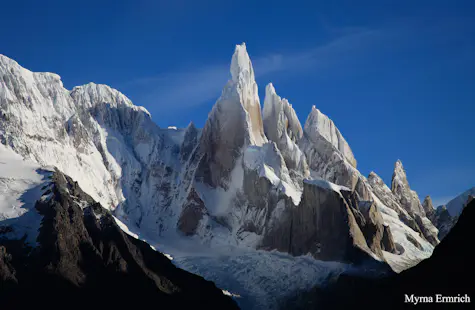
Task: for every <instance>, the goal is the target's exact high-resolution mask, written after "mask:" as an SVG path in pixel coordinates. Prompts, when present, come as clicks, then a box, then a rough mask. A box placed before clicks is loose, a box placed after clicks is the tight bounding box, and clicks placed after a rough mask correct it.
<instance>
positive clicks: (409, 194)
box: [391, 160, 439, 245]
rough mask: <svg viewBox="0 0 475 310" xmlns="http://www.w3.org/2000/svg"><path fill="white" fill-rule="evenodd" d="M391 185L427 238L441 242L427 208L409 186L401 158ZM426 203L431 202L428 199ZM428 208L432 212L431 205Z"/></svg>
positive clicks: (396, 165)
mask: <svg viewBox="0 0 475 310" xmlns="http://www.w3.org/2000/svg"><path fill="white" fill-rule="evenodd" d="M391 186H392V189H391V191H392V192H393V194H394V196H395V197H396V199H397V200H398V202H399V203H400V205H401V206H402V208H404V209H405V210H406V211H407V212H408V213H409V215H410V216H411V217H412V218H414V219H415V220H416V223H417V226H418V227H419V230H420V231H421V232H422V234H423V235H424V237H425V239H426V240H427V241H429V242H430V243H431V244H432V245H437V244H438V243H439V239H438V238H437V234H438V230H437V228H436V227H435V226H434V225H433V224H432V222H431V221H430V220H429V219H428V218H427V216H426V211H425V208H424V207H423V206H422V204H421V202H420V200H419V197H418V195H417V193H416V192H415V191H413V190H411V188H410V187H409V183H408V181H407V176H406V171H405V170H404V167H403V165H402V162H401V161H400V160H398V161H397V162H396V164H395V168H394V173H393V179H392V185H391ZM426 203H427V204H429V202H428V201H427V202H426ZM427 210H428V211H429V212H431V210H430V209H429V206H427ZM429 216H430V215H429Z"/></svg>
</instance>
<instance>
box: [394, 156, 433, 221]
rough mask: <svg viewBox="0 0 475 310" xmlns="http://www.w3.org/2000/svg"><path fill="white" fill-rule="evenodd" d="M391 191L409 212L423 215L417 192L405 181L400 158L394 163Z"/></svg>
mask: <svg viewBox="0 0 475 310" xmlns="http://www.w3.org/2000/svg"><path fill="white" fill-rule="evenodd" d="M391 191H392V192H393V194H394V196H396V198H397V199H398V200H399V203H400V204H401V206H402V207H403V208H404V209H405V210H406V211H407V212H409V213H410V214H418V215H421V216H425V212H424V209H423V207H422V205H421V202H420V200H419V197H418V195H417V193H416V192H415V191H413V190H411V188H410V186H409V182H408V181H407V176H406V171H405V170H404V166H403V165H402V162H401V160H398V161H397V162H396V163H395V164H394V173H393V178H392V182H391Z"/></svg>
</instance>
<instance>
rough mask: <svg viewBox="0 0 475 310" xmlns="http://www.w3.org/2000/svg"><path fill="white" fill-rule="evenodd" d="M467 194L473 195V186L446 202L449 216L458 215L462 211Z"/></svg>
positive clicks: (474, 194)
mask: <svg viewBox="0 0 475 310" xmlns="http://www.w3.org/2000/svg"><path fill="white" fill-rule="evenodd" d="M469 196H475V187H472V188H471V189H469V190H467V191H465V192H463V193H462V194H460V195H458V196H457V197H455V198H454V199H452V200H451V201H449V202H448V203H447V205H446V207H447V211H449V213H450V215H451V216H458V215H459V214H460V213H461V212H462V209H463V207H464V206H465V205H466V204H467V200H468V197H469Z"/></svg>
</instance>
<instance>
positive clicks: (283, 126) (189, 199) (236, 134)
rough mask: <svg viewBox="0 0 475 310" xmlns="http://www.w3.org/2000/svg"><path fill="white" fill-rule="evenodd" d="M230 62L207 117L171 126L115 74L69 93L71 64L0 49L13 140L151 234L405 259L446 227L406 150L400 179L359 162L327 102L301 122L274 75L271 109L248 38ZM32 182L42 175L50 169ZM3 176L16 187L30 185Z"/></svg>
mask: <svg viewBox="0 0 475 310" xmlns="http://www.w3.org/2000/svg"><path fill="white" fill-rule="evenodd" d="M230 72H231V79H230V80H229V81H228V82H227V83H226V85H225V86H224V89H223V91H222V94H221V96H220V98H219V99H218V100H217V102H216V104H215V105H214V107H213V108H212V110H211V112H210V113H209V116H208V119H207V121H206V123H205V126H204V128H203V129H199V128H196V127H195V126H194V125H193V123H190V125H189V126H188V127H187V128H175V127H169V128H166V129H163V128H160V127H159V126H158V125H156V124H155V123H154V122H153V121H152V119H151V116H150V113H149V112H148V111H147V110H146V109H145V108H143V107H139V106H135V105H134V104H133V103H132V102H131V101H130V100H129V99H128V98H127V97H126V96H124V95H123V94H121V93H120V92H119V91H117V90H115V89H112V88H110V87H109V86H106V85H98V84H94V83H89V84H87V85H83V86H78V87H75V88H73V89H72V90H71V91H69V90H67V89H65V88H64V87H63V85H62V82H61V79H60V77H59V76H58V75H56V74H53V73H34V72H31V71H29V70H27V69H25V68H23V67H21V66H20V65H19V64H18V63H16V62H15V61H13V60H11V59H9V58H7V57H5V56H2V55H0V142H1V144H0V145H3V146H2V147H3V148H4V149H8V151H9V152H12V153H15V154H17V155H15V156H20V157H22V158H24V159H26V160H29V161H31V162H34V163H36V164H38V165H39V166H46V165H47V166H50V167H56V168H57V169H59V171H61V172H62V173H64V174H65V175H68V176H70V177H71V178H72V179H73V180H75V181H76V182H77V183H78V185H79V186H80V188H81V189H82V190H84V192H86V193H87V194H89V195H90V196H91V197H92V198H93V199H94V200H96V201H98V202H100V203H101V205H102V206H103V207H104V208H106V209H108V210H110V211H112V212H113V213H114V215H115V216H116V217H118V218H119V219H121V220H122V221H123V222H124V223H126V224H127V226H128V228H129V229H130V230H132V231H134V232H137V233H138V234H139V235H140V236H141V238H143V239H146V240H147V241H148V242H150V243H151V244H155V243H157V244H164V245H165V244H167V243H168V244H174V243H179V242H178V240H187V242H188V241H190V242H193V243H194V244H196V245H197V246H198V247H204V248H208V249H210V251H212V250H213V249H217V248H219V247H229V246H231V247H233V248H237V249H246V251H247V250H254V251H255V250H267V251H269V250H277V251H280V252H285V253H289V254H291V255H293V256H300V255H307V254H309V255H311V256H313V257H314V258H317V259H319V260H326V261H339V262H346V263H361V264H362V263H366V262H368V261H372V262H376V263H379V264H381V263H382V264H384V262H387V263H388V264H389V265H390V266H391V267H392V268H393V269H394V270H396V271H400V270H403V269H406V268H408V267H410V266H412V265H414V264H415V263H417V262H418V261H420V260H421V259H424V258H426V257H428V256H430V255H431V253H432V250H433V248H434V246H435V245H436V244H437V243H438V242H439V240H438V237H437V235H438V230H437V228H436V227H435V226H434V225H433V223H432V222H431V220H430V218H431V217H432V214H431V213H430V212H428V211H427V210H429V209H428V208H426V203H424V206H423V205H422V204H421V202H420V200H419V198H418V195H417V193H416V192H415V191H413V190H412V189H411V188H410V186H409V183H408V181H407V176H406V173H405V171H404V168H403V166H402V163H401V162H400V161H397V162H396V164H395V168H394V174H393V180H392V184H391V188H389V187H388V186H387V185H386V184H384V182H383V181H382V179H381V178H380V177H379V176H377V174H376V173H374V172H372V173H371V174H370V175H369V176H368V178H366V177H364V176H363V175H362V174H361V173H360V172H359V171H358V170H357V160H356V158H355V155H354V154H353V152H352V150H351V148H350V146H349V143H348V142H347V141H346V140H345V138H344V137H343V135H342V133H341V132H340V131H339V130H338V128H337V127H336V125H335V123H334V122H333V121H332V120H331V119H330V118H329V117H328V116H326V115H325V114H323V113H322V112H321V111H320V110H319V109H317V108H316V107H315V106H313V107H311V110H310V114H309V116H308V117H307V120H306V122H305V124H304V126H303V128H302V125H301V123H300V121H299V119H298V117H297V114H296V112H295V110H294V109H293V107H292V105H291V104H290V103H289V101H288V100H287V99H284V98H282V97H280V96H279V95H277V92H276V89H275V87H274V86H273V85H272V84H269V85H267V87H266V92H265V98H264V106H263V108H261V105H260V98H259V96H258V86H257V82H256V80H255V75H254V69H253V67H252V62H251V60H250V57H249V55H248V53H247V48H246V45H245V44H242V45H237V46H236V49H235V52H234V55H233V57H232V60H231V68H230ZM223 82H224V81H223ZM0 168H1V163H0ZM0 177H1V172H0ZM29 180H30V181H28V182H29V183H28V184H30V183H31V184H30V185H31V186H41V185H42V183H41V182H43V181H42V180H43V179H42V176H41V175H38V173H37V172H36V174H35V173H32V174H31V175H30V176H29ZM0 181H1V182H2V183H0V186H2V184H3V187H0V189H1V190H2V191H3V193H4V194H3V195H4V196H3V197H7V196H9V192H10V191H12V190H13V191H14V190H15V188H16V187H18V188H22V190H23V189H24V188H26V187H25V186H27V185H25V184H20V183H21V182H23V181H21V182H20V183H18V182H17V181H15V182H17V183H15V182H13V183H12V181H11V180H6V179H0ZM10 183H11V184H10ZM30 185H28V186H30ZM20 192H21V191H20V190H18V193H20ZM1 193H2V192H0V194H1ZM22 193H23V192H22ZM12 197H13V196H11V197H9V198H8V199H14V200H15V199H16V200H15V201H18V197H17V198H12ZM15 197H16V196H15ZM4 199H6V198H4ZM31 203H33V202H31ZM11 205H12V207H10V206H11ZM14 205H15V204H12V203H11V202H7V203H3V204H2V203H0V221H1V220H2V218H3V219H4V220H5V219H6V220H8V219H10V218H12V217H15V216H16V217H18V216H19V214H20V213H21V211H18V209H15V208H18V207H14ZM429 213H430V214H429ZM0 223H1V222H0ZM190 268H191V267H190ZM198 270H200V268H198Z"/></svg>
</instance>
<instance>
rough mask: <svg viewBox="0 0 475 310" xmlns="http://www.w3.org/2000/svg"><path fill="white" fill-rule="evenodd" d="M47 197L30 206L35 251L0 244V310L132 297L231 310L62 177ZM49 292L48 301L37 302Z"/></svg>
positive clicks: (112, 302) (214, 291)
mask: <svg viewBox="0 0 475 310" xmlns="http://www.w3.org/2000/svg"><path fill="white" fill-rule="evenodd" d="M47 191H48V192H49V194H48V198H46V199H41V200H39V201H38V202H37V205H36V208H37V210H38V212H39V213H40V214H41V215H42V216H43V220H42V225H41V228H40V231H39V235H38V240H37V241H38V244H39V245H38V246H37V247H36V248H33V249H31V248H28V247H25V246H24V244H23V241H22V240H16V241H15V240H4V239H0V244H2V246H0V285H1V286H2V288H3V287H4V284H6V286H5V289H2V290H0V298H1V300H2V306H6V307H10V306H12V307H14V308H16V309H23V308H25V307H27V306H32V305H36V306H41V307H44V306H48V307H56V306H60V305H62V306H64V303H65V302H67V301H68V300H69V301H70V300H75V306H77V305H81V306H86V305H87V304H89V306H90V303H91V299H90V298H93V299H92V300H94V306H95V307H96V306H98V305H101V306H106V305H107V306H113V307H123V306H124V303H127V302H128V300H127V299H126V300H124V299H123V298H117V297H118V296H140V298H138V299H136V298H134V301H133V303H134V304H135V305H137V304H140V305H145V304H149V303H151V302H154V303H158V304H160V305H161V306H164V307H177V308H187V307H193V306H196V305H199V306H203V307H206V308H208V307H211V308H213V309H228V308H229V309H237V306H236V304H235V303H234V302H233V301H232V300H231V299H230V298H228V297H227V296H225V295H224V294H223V293H222V292H221V290H219V289H218V288H216V287H215V286H214V284H213V283H211V282H208V281H205V280H204V279H202V278H200V277H198V276H195V275H193V274H190V273H188V272H185V271H183V270H180V269H178V268H176V267H175V266H174V265H173V264H172V263H171V262H170V260H169V259H168V258H166V257H165V256H164V255H162V254H161V253H159V252H156V251H154V250H153V249H152V248H151V247H150V246H149V245H148V244H146V243H144V242H142V241H140V240H137V239H134V238H132V237H130V236H128V235H126V234H125V233H124V232H122V230H121V229H120V228H119V226H118V225H117V224H116V222H115V219H114V218H113V216H112V215H111V213H110V212H109V211H107V210H105V209H104V208H102V207H101V206H100V205H99V204H98V203H96V202H95V201H94V200H93V199H92V198H91V197H90V196H88V195H86V194H85V193H84V192H83V191H82V190H81V189H80V187H79V186H78V183H76V182H74V181H72V180H71V179H70V178H69V177H67V176H65V175H63V174H62V173H60V172H58V171H57V172H55V173H54V175H53V178H52V180H51V187H50V189H48V190H47ZM9 253H12V254H9ZM15 280H16V281H15ZM14 282H16V283H14ZM51 291H53V292H54V293H55V294H54V298H44V296H49V295H48V292H51ZM25 292H27V294H28V298H24V294H25ZM121 294H122V295H121ZM84 296H88V298H84ZM114 296H115V297H114ZM99 297H100V298H99Z"/></svg>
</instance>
